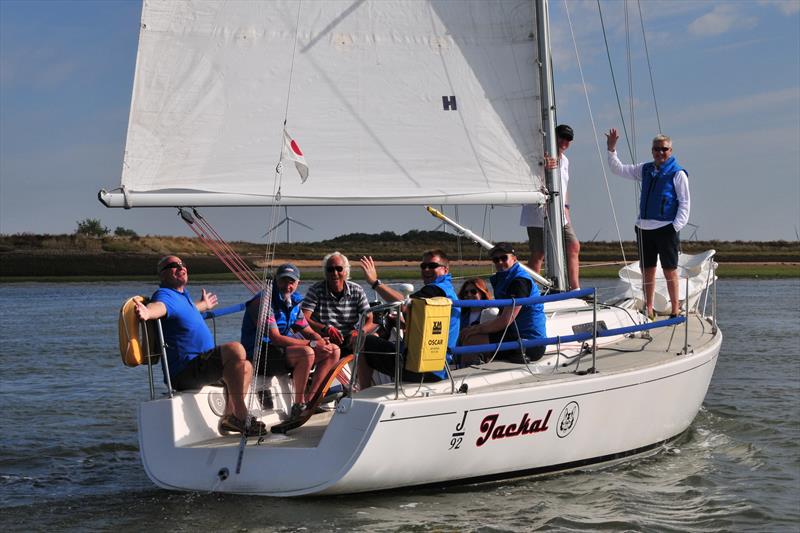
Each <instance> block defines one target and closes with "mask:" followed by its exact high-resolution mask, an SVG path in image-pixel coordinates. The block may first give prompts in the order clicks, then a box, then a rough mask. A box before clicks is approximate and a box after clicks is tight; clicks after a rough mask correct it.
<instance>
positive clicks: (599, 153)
mask: <svg viewBox="0 0 800 533" xmlns="http://www.w3.org/2000/svg"><path fill="white" fill-rule="evenodd" d="M564 9H566V12H567V22H568V23H569V31H570V34H571V35H572V44H573V46H574V48H575V59H576V60H577V62H578V72H579V73H580V76H581V83H582V84H583V94H584V97H585V98H586V108H587V109H588V111H589V121H590V122H591V123H592V133H593V134H594V145H595V148H596V149H597V160H598V161H599V162H600V169H601V170H602V173H603V183H604V184H605V186H606V194H607V195H608V203H609V204H610V205H611V216H612V217H613V219H614V228H615V229H616V231H617V240H618V241H619V248H620V250H621V251H622V260H623V261H624V262H625V263H627V259H626V258H625V248H624V247H623V246H622V234H621V232H620V229H619V221H618V220H617V210H616V208H615V207H614V199H613V198H612V197H611V187H610V186H609V184H608V174H607V173H606V165H605V161H604V160H603V153H602V151H601V149H600V142H599V136H598V134H597V125H596V124H595V121H594V114H593V113H592V104H591V101H590V100H589V90H588V89H587V87H586V79H585V78H584V76H583V66H582V65H581V57H580V53H579V51H578V42H577V40H576V39H575V30H574V29H573V27H572V18H571V17H570V14H569V5H568V4H567V0H564ZM629 281H630V280H629Z"/></svg>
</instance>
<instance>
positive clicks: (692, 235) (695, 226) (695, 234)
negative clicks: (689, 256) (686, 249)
mask: <svg viewBox="0 0 800 533" xmlns="http://www.w3.org/2000/svg"><path fill="white" fill-rule="evenodd" d="M686 225H687V226H691V227H693V228H694V231H692V234H691V235H689V240H690V241H696V240H697V230H699V229H700V226H698V225H697V224H692V223H691V222H687V223H686Z"/></svg>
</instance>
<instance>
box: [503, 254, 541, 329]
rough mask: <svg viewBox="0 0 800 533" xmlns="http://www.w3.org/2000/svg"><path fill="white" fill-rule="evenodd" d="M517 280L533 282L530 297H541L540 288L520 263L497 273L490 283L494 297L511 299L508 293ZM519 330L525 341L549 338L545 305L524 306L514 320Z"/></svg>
mask: <svg viewBox="0 0 800 533" xmlns="http://www.w3.org/2000/svg"><path fill="white" fill-rule="evenodd" d="M516 279H527V280H528V281H530V282H531V293H530V295H529V296H539V294H540V293H539V287H538V286H537V285H536V283H535V282H534V280H533V278H532V277H531V275H530V274H528V273H527V272H526V271H525V270H524V269H523V268H522V265H521V264H520V263H514V265H513V266H512V267H511V268H509V269H508V270H506V271H504V272H495V273H494V275H492V277H491V278H489V281H491V282H492V287H493V288H494V297H495V298H497V299H498V300H501V299H507V298H510V296H508V294H507V293H506V291H507V290H508V287H509V286H510V285H511V283H512V282H513V281H514V280H516ZM514 322H515V323H516V325H517V329H518V330H519V336H520V337H521V338H523V339H538V338H544V337H546V336H547V330H546V328H545V317H544V304H533V305H523V306H522V308H521V309H520V310H519V313H518V314H517V318H515V319H514Z"/></svg>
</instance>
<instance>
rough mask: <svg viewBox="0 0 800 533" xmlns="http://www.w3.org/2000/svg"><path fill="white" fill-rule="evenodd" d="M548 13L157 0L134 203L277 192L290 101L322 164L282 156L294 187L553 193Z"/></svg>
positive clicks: (506, 8) (507, 6)
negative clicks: (544, 24)
mask: <svg viewBox="0 0 800 533" xmlns="http://www.w3.org/2000/svg"><path fill="white" fill-rule="evenodd" d="M534 18H535V15H534V10H533V5H532V2H531V1H530V0H506V1H498V2H471V1H461V0H452V1H438V2H437V1H431V2H422V1H394V0H380V1H371V0H362V1H357V0H356V1H353V0H346V1H324V2H323V1H314V2H311V1H306V2H297V1H280V2H261V1H254V2H248V1H235V2H216V1H179V0H169V1H160V0H146V1H145V2H144V8H143V14H142V29H141V36H140V42H139V52H138V58H137V64H136V75H135V81H134V92H133V99H132V104H131V115H130V121H129V126H128V137H127V144H126V148H125V158H124V164H123V173H122V186H123V187H124V190H125V192H126V195H127V203H128V204H129V205H132V206H134V207H135V206H145V205H180V204H182V205H243V204H250V205H259V204H269V203H271V202H272V201H273V197H274V194H275V191H276V185H275V182H276V173H275V167H276V164H277V162H278V161H279V159H280V155H281V149H282V147H283V144H284V143H283V131H284V125H283V121H284V116H285V115H286V117H287V119H288V121H287V125H286V128H287V129H288V131H290V132H291V134H292V137H293V138H294V139H295V140H296V141H297V143H298V145H299V146H300V148H301V149H302V151H303V153H304V155H305V159H306V162H307V163H308V166H309V169H310V171H309V178H308V180H307V181H306V182H305V183H301V180H300V178H299V176H298V175H297V172H296V171H295V169H294V164H286V163H287V162H288V163H291V162H290V161H285V162H284V165H283V169H284V170H283V177H282V180H281V191H280V192H281V202H282V203H284V204H296V205H297V204H302V205H314V204H326V205H336V204H348V205H352V204H373V205H374V204H424V203H435V204H450V203H462V204H470V203H473V204H476V203H522V202H535V201H541V198H542V196H541V194H540V193H538V191H539V190H540V188H541V183H542V177H541V166H540V161H541V158H542V136H541V133H540V130H541V116H540V112H539V103H538V93H539V79H538V74H537V66H536V61H537V50H536V43H535V20H534ZM295 41H296V42H295ZM295 46H296V48H295ZM293 50H295V51H294V61H292V57H293ZM101 196H103V197H104V202H106V203H107V204H109V205H113V206H121V205H123V201H122V196H121V195H118V194H114V195H108V194H105V193H102V194H101ZM180 198H185V199H186V201H182V200H180Z"/></svg>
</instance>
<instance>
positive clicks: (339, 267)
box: [325, 265, 344, 274]
mask: <svg viewBox="0 0 800 533" xmlns="http://www.w3.org/2000/svg"><path fill="white" fill-rule="evenodd" d="M342 271H344V267H343V266H342V265H335V266H327V267H325V272H327V273H328V274H330V273H331V272H342Z"/></svg>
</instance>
